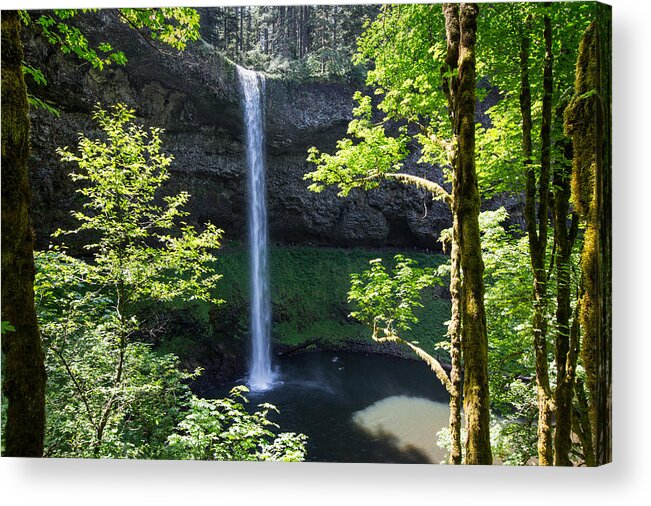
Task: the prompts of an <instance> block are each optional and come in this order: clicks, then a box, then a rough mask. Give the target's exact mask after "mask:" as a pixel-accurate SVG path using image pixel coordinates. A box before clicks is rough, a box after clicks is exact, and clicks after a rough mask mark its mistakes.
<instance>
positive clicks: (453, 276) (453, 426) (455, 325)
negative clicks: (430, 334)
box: [448, 217, 462, 465]
mask: <svg viewBox="0 0 651 506" xmlns="http://www.w3.org/2000/svg"><path fill="white" fill-rule="evenodd" d="M458 237H459V220H458V219H456V217H453V224H452V247H451V251H450V260H451V266H450V300H451V304H452V308H451V315H450V325H449V327H448V335H449V337H450V345H451V346H450V361H451V362H452V364H451V366H452V367H451V370H450V385H451V392H450V438H451V440H452V445H451V448H450V463H451V464H457V465H458V464H461V389H462V385H461V312H460V311H461V308H460V301H461V258H460V254H459V243H458Z"/></svg>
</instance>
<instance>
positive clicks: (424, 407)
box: [353, 395, 450, 463]
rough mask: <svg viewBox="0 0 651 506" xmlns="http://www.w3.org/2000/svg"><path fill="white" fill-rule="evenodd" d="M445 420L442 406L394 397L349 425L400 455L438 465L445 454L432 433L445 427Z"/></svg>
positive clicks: (355, 416) (447, 413)
mask: <svg viewBox="0 0 651 506" xmlns="http://www.w3.org/2000/svg"><path fill="white" fill-rule="evenodd" d="M449 416H450V409H449V407H448V405H447V404H445V403H443V402H435V401H430V400H429V399H423V398H422V397H408V396H406V395H397V396H392V397H387V398H385V399H382V400H380V401H377V402H376V403H374V404H371V405H370V406H368V407H367V408H365V409H363V410H361V411H357V412H355V413H354V414H353V422H354V423H355V424H356V425H357V426H358V427H359V428H361V429H362V430H364V431H365V432H366V433H368V434H370V435H371V436H373V437H376V438H383V439H385V440H386V441H388V442H390V443H391V445H393V446H394V447H395V448H396V449H398V450H400V451H401V452H410V453H418V454H420V455H422V456H423V457H424V458H425V459H426V460H427V462H431V463H440V462H442V461H444V460H445V457H446V453H447V451H446V450H444V449H442V448H439V447H438V446H437V444H436V433H437V432H438V431H439V430H441V429H442V428H444V427H447V425H448V420H449Z"/></svg>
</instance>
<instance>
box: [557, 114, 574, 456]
mask: <svg viewBox="0 0 651 506" xmlns="http://www.w3.org/2000/svg"><path fill="white" fill-rule="evenodd" d="M562 110H563V109H562V107H561V108H559V111H561V112H562ZM561 146H563V147H564V150H565V160H567V162H566V163H564V162H565V160H563V161H559V162H557V163H556V165H555V167H554V171H553V172H554V174H553V179H552V180H553V188H554V189H553V195H554V198H553V212H552V217H553V220H554V242H555V244H556V255H555V258H554V260H555V267H556V342H555V347H554V350H555V359H556V371H557V372H556V390H555V391H554V404H555V407H556V428H555V431H554V465H556V466H570V465H572V461H571V460H570V450H571V449H572V427H573V425H574V423H573V421H572V418H573V405H572V404H573V397H574V383H575V377H576V376H575V372H576V362H577V357H578V352H577V347H578V339H579V331H578V322H576V321H572V307H571V302H572V250H573V247H574V242H575V239H576V236H577V233H578V216H577V215H576V213H572V214H571V220H570V216H569V212H570V178H571V173H572V167H571V162H570V160H571V159H572V153H571V143H569V142H564V143H561ZM568 220H570V221H569V226H568ZM574 318H575V320H576V316H575V317H574Z"/></svg>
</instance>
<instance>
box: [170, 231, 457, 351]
mask: <svg viewBox="0 0 651 506" xmlns="http://www.w3.org/2000/svg"><path fill="white" fill-rule="evenodd" d="M395 253H396V252H395V251H393V252H392V251H374V250H367V249H360V248H324V247H309V246H291V247H288V246H274V245H272V246H271V247H270V250H269V269H270V276H269V278H270V290H271V300H272V303H273V309H272V315H273V322H272V336H273V339H274V341H275V342H276V343H278V344H279V345H281V346H283V347H293V346H301V345H303V344H306V343H309V342H310V341H312V340H314V339H317V340H318V341H319V346H320V347H324V348H332V349H341V348H350V347H354V346H355V345H357V344H366V345H368V344H369V343H370V339H369V336H368V327H367V326H366V325H364V324H361V323H360V322H358V321H356V320H354V319H352V318H350V317H349V316H348V315H349V313H350V312H351V311H352V309H353V308H352V307H351V305H350V304H348V303H347V302H346V299H347V296H348V290H349V287H350V275H351V274H352V273H355V272H360V271H362V270H363V269H365V268H367V267H368V262H369V260H372V259H373V258H377V257H381V258H383V260H384V262H385V263H390V262H392V259H393V256H394V255H395ZM403 254H405V255H407V253H405V252H403ZM408 256H409V257H410V258H413V259H414V260H416V261H417V262H418V263H419V264H420V265H421V266H422V267H427V268H429V269H435V268H437V266H438V265H439V264H440V263H441V262H442V261H443V258H444V257H443V256H442V255H432V254H426V253H423V252H417V251H410V252H409V253H408ZM216 269H218V270H219V271H220V272H222V273H223V276H224V277H223V279H222V280H221V282H220V283H221V292H220V293H221V294H222V296H223V298H224V299H225V300H226V302H225V303H224V304H223V305H221V306H219V308H217V310H216V312H215V314H214V320H215V326H214V327H213V328H214V332H215V337H216V338H218V339H220V340H221V342H222V343H223V344H224V345H225V346H230V347H235V346H237V345H238V343H239V345H240V346H244V340H245V339H246V337H247V336H248V331H247V329H248V290H249V288H248V276H249V270H248V263H247V254H246V251H245V250H243V249H242V248H241V247H239V246H238V245H236V244H230V245H229V244H227V245H226V246H225V247H224V249H223V250H222V252H221V254H220V255H219V258H218V260H217V262H216ZM423 297H424V300H427V303H426V304H424V307H415V308H414V314H415V315H416V317H417V319H418V322H417V323H412V324H411V325H410V326H411V330H409V331H405V332H404V333H403V335H404V337H405V338H406V339H411V340H415V339H416V336H418V339H419V340H420V341H421V344H422V346H423V347H424V348H425V349H426V350H427V351H428V352H429V353H432V354H434V353H435V349H434V344H435V343H436V342H437V341H440V340H441V339H443V338H444V336H445V333H446V327H445V324H444V322H445V320H446V319H447V318H448V317H449V301H448V300H447V299H446V298H445V297H444V296H443V297H442V296H441V294H439V292H438V290H435V289H434V288H426V289H424V290H423ZM197 304H202V303H200V302H199V303H197ZM184 308H187V306H186V305H184V306H183V307H180V306H176V307H175V308H174V311H176V312H179V311H184V310H185V309H184ZM193 313H194V315H195V316H193V318H195V319H197V321H198V320H199V319H202V318H207V313H208V311H207V310H205V311H204V310H200V308H199V307H197V308H195V310H193ZM203 315H206V316H203ZM237 338H239V340H238V339H237ZM186 341H187V340H186ZM168 345H169V348H166V349H169V350H170V351H174V352H176V353H179V354H183V353H185V351H184V349H183V348H184V347H185V346H186V345H189V341H187V342H183V341H181V340H179V339H175V342H174V343H172V342H171V341H166V340H163V346H165V347H167V346H168Z"/></svg>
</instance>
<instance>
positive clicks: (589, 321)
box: [565, 6, 612, 464]
mask: <svg viewBox="0 0 651 506" xmlns="http://www.w3.org/2000/svg"><path fill="white" fill-rule="evenodd" d="M606 7H607V6H606ZM597 12H598V13H599V14H600V15H598V16H597V19H598V20H599V21H593V22H592V23H591V24H590V26H589V27H588V28H587V29H586V31H585V33H584V35H583V38H582V39H581V44H580V47H579V56H578V60H577V65H576V81H575V95H574V98H573V99H572V101H571V103H570V105H569V106H568V107H567V109H566V113H565V131H566V133H567V134H568V135H570V136H571V137H572V143H573V148H574V159H573V165H572V202H573V204H574V206H575V207H576V209H577V211H578V212H579V213H580V215H581V217H582V218H583V220H584V221H585V224H586V230H585V235H584V244H583V251H582V253H581V295H580V299H579V308H580V309H579V318H580V322H581V329H582V330H583V338H582V346H581V359H582V361H583V365H584V367H585V370H586V386H587V389H588V406H589V419H590V425H591V430H592V443H593V447H594V451H595V462H596V463H597V464H603V463H607V462H610V460H611V433H612V429H611V377H612V376H611V374H612V362H611V344H612V338H611V326H610V324H611V306H610V304H611V299H610V294H611V292H610V273H611V260H610V226H611V225H610V223H611V221H610V175H611V154H610V118H611V113H610V110H611V107H610V96H611V95H610V51H609V47H610V10H609V9H607V8H605V9H603V10H599V11H597ZM601 18H605V19H601ZM600 30H601V31H603V32H604V35H603V36H602V35H601V34H600ZM604 63H605V65H604ZM604 67H605V68H604Z"/></svg>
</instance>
